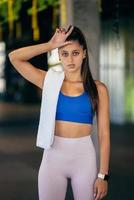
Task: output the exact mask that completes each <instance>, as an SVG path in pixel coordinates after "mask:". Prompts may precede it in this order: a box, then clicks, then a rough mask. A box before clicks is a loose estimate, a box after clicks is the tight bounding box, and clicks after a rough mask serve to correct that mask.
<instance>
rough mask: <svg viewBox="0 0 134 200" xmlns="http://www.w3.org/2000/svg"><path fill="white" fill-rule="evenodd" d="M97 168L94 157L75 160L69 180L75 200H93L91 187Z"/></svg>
mask: <svg viewBox="0 0 134 200" xmlns="http://www.w3.org/2000/svg"><path fill="white" fill-rule="evenodd" d="M96 174H97V168H96V158H95V155H93V157H92V158H91V155H90V156H83V157H81V156H80V157H79V158H77V161H76V163H75V166H74V168H73V174H72V179H71V184H72V189H73V195H74V199H75V200H81V199H84V200H93V199H94V198H93V186H94V182H95V179H96Z"/></svg>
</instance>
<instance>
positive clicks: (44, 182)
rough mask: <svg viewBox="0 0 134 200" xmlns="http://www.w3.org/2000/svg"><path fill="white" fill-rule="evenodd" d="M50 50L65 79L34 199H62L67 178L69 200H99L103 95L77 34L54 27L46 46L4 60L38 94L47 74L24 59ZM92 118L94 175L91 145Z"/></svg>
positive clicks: (104, 153) (102, 190)
mask: <svg viewBox="0 0 134 200" xmlns="http://www.w3.org/2000/svg"><path fill="white" fill-rule="evenodd" d="M55 48H58V52H59V59H60V61H61V63H62V65H63V68H64V72H65V79H64V81H63V84H62V87H61V90H60V92H59V97H58V103H57V111H56V118H55V135H54V143H53V145H52V147H51V148H50V149H49V150H47V151H44V154H43V158H42V162H41V166H40V170H39V180H38V182H39V183H38V185H39V199H40V200H64V199H65V194H66V188H67V178H70V179H71V185H72V190H73V195H74V199H75V200H93V199H95V200H99V199H102V198H103V197H104V196H105V195H106V194H107V191H108V171H109V156H110V131H109V96H108V90H107V88H106V86H105V85H104V84H103V83H101V82H100V81H94V80H93V78H92V75H91V72H90V68H89V63H88V49H87V45H86V41H85V38H84V35H83V33H82V32H81V31H80V29H79V28H77V27H73V26H71V27H70V28H69V29H68V30H67V31H66V30H65V29H64V28H57V29H56V31H55V34H54V35H53V37H52V38H51V39H50V41H48V42H47V43H42V44H38V45H33V46H28V47H23V48H20V49H17V50H14V51H13V52H11V53H10V54H9V58H10V61H11V63H12V64H13V66H14V67H15V68H16V70H17V71H18V72H19V73H20V74H21V75H22V76H23V77H24V78H26V79H27V80H28V81H30V82H32V83H33V84H35V85H36V86H38V87H40V88H41V89H42V88H43V81H44V79H45V76H46V73H47V72H46V71H43V70H40V69H37V68H36V67H34V66H33V65H32V64H30V63H29V62H28V60H29V59H30V58H32V57H34V56H37V55H39V54H42V53H44V52H48V51H51V50H52V49H55ZM52 84H53V83H52ZM95 114H96V116H97V127H98V138H99V147H100V165H99V171H98V170H97V167H96V154H95V149H94V145H93V143H92V140H91V132H92V124H93V118H94V115H95Z"/></svg>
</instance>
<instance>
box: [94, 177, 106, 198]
mask: <svg viewBox="0 0 134 200" xmlns="http://www.w3.org/2000/svg"><path fill="white" fill-rule="evenodd" d="M107 191H108V182H107V181H106V180H102V179H100V178H97V179H96V181H95V184H94V197H95V200H100V199H102V198H103V197H104V196H106V194H107Z"/></svg>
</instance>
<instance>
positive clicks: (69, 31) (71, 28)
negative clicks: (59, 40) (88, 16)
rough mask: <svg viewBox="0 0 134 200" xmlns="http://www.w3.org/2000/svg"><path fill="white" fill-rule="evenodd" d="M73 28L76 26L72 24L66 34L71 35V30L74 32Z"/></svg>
mask: <svg viewBox="0 0 134 200" xmlns="http://www.w3.org/2000/svg"><path fill="white" fill-rule="evenodd" d="M73 29H74V27H73V26H70V27H69V28H68V30H67V32H66V35H67V36H69V35H70V34H71V32H72V30H73Z"/></svg>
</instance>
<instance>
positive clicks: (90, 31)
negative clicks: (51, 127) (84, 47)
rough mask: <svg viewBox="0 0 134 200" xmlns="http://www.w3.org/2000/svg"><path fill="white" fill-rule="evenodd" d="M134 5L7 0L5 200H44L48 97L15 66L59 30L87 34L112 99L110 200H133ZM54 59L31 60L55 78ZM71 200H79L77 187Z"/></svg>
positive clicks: (1, 116)
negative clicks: (41, 128) (26, 49)
mask: <svg viewBox="0 0 134 200" xmlns="http://www.w3.org/2000/svg"><path fill="white" fill-rule="evenodd" d="M133 11H134V2H133V1H127V0H109V1H107V0H18V1H15V0H0V199H1V200H18V199H19V200H37V199H38V191H37V189H38V188H37V176H38V168H39V166H40V162H41V157H42V153H43V152H42V150H41V149H39V148H36V146H35V142H36V134H37V127H38V120H39V111H40V100H41V90H40V89H38V88H37V87H35V86H34V85H32V84H31V83H29V82H28V81H27V80H25V79H24V78H23V77H21V76H20V75H19V74H18V73H17V72H16V70H15V69H14V68H13V66H12V65H11V63H10V62H9V59H8V53H9V52H10V51H12V50H14V49H16V48H19V47H22V46H27V45H31V44H38V43H41V42H46V41H48V40H49V39H50V38H51V36H52V34H53V32H54V30H55V28H56V27H57V26H58V27H60V26H64V27H68V25H70V24H73V25H75V26H78V27H80V28H81V29H82V30H83V32H84V34H85V36H86V38H87V43H88V47H89V60H90V67H91V71H92V73H93V76H94V78H95V79H99V80H101V81H103V82H104V83H105V84H106V85H107V87H108V89H109V93H110V119H111V121H110V123H111V159H110V175H111V178H110V181H109V193H108V195H107V197H106V198H105V199H106V200H130V199H131V200H132V199H134V193H133V178H134V170H133V169H134V154H133V152H134V64H133V63H134V12H133ZM53 55H54V52H51V53H50V55H47V54H42V55H39V56H36V57H34V58H33V59H31V60H30V62H31V63H33V64H34V65H35V66H36V67H38V68H41V69H44V70H48V68H49V67H51V66H54V65H55V64H57V60H56V59H54V56H53ZM66 200H73V194H72V190H71V184H70V180H68V189H67V194H66Z"/></svg>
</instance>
